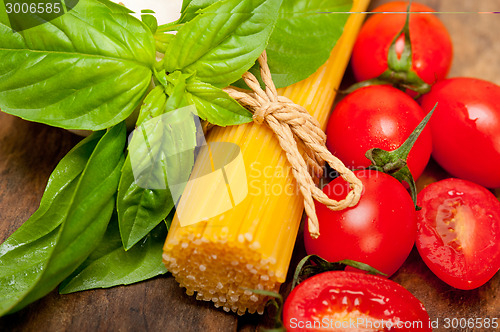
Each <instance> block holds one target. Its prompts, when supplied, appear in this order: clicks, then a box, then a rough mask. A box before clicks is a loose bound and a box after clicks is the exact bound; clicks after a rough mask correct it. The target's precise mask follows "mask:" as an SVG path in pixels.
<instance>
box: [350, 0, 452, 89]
mask: <svg viewBox="0 0 500 332" xmlns="http://www.w3.org/2000/svg"><path fill="white" fill-rule="evenodd" d="M407 6H408V3H407V2H405V1H394V2H389V3H386V4H384V5H382V6H380V7H377V8H376V9H374V10H373V11H375V12H406V10H407ZM411 11H412V12H433V11H434V10H432V9H431V8H429V7H427V6H424V5H422V4H419V3H415V2H412V5H411ZM405 20H406V14H403V13H401V14H374V15H372V16H371V17H370V18H368V20H366V22H365V24H364V25H363V27H362V28H361V30H360V32H359V35H358V37H357V40H356V43H355V45H354V49H353V52H352V58H351V65H352V69H353V72H354V75H355V77H356V79H357V80H358V81H364V80H367V79H370V78H375V77H377V76H379V75H380V74H382V73H383V72H384V71H385V70H386V69H387V54H388V51H389V46H390V45H391V43H392V40H393V39H394V37H396V35H397V34H398V33H399V31H401V29H402V28H403V26H404V23H405ZM410 40H411V45H412V52H413V56H412V60H413V61H412V69H413V70H414V71H415V72H416V73H417V75H418V76H420V78H421V79H423V80H424V81H425V82H426V83H428V84H432V83H434V82H435V81H436V80H441V79H444V78H445V77H446V75H447V74H448V71H449V70H450V66H451V60H452V57H453V49H452V44H451V39H450V36H449V34H448V31H447V30H446V28H445V26H444V25H443V24H442V23H441V21H440V20H439V19H438V18H437V17H436V16H434V15H432V14H410ZM404 43H405V41H404V36H403V35H401V36H400V37H399V39H398V40H397V42H396V52H397V54H398V56H400V55H401V53H402V51H403V48H404Z"/></svg>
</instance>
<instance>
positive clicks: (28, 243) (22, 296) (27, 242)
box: [0, 123, 126, 315]
mask: <svg viewBox="0 0 500 332" xmlns="http://www.w3.org/2000/svg"><path fill="white" fill-rule="evenodd" d="M96 135H102V134H101V133H96V134H94V135H93V136H91V137H90V138H89V139H87V140H84V141H83V143H82V145H79V146H77V148H75V149H76V150H73V151H81V152H79V153H78V154H76V153H70V155H69V157H68V158H69V159H66V158H64V159H63V160H64V163H62V165H63V166H60V168H59V167H58V168H56V170H61V169H63V168H64V167H69V168H70V169H71V170H68V171H66V172H63V173H59V172H56V173H54V177H51V180H50V181H49V185H48V188H47V191H46V195H47V198H45V199H43V200H42V202H43V206H42V207H40V209H39V211H41V212H36V213H35V214H34V215H33V217H32V218H31V219H30V221H29V223H28V222H27V225H26V226H25V227H21V228H22V231H19V232H16V233H14V234H13V235H12V237H13V240H10V239H8V240H7V241H6V242H5V243H4V244H2V246H1V248H2V249H1V250H0V252H1V256H0V267H1V268H0V286H1V289H2V293H1V294H0V315H3V314H6V313H11V312H14V311H17V310H19V309H21V308H23V307H24V306H25V305H27V304H29V303H31V302H33V301H35V300H37V299H39V298H41V297H43V296H45V295H46V294H47V293H49V292H50V291H51V290H52V289H54V288H55V287H56V286H57V284H59V283H60V282H61V281H62V280H64V279H65V278H66V277H67V276H68V275H70V274H71V273H72V272H73V271H74V270H75V269H76V268H77V267H78V266H79V265H80V264H81V263H82V262H83V261H84V260H85V259H86V258H87V256H88V255H89V254H90V253H91V252H92V251H93V250H94V248H95V247H96V245H97V243H98V242H97V241H98V240H99V239H100V238H101V237H102V236H103V235H104V232H105V231H106V228H107V225H108V222H109V219H110V218H111V213H112V211H113V208H114V204H115V198H114V197H115V194H116V189H117V187H118V181H119V178H120V169H121V167H122V165H123V161H124V157H123V149H124V147H125V140H126V128H125V124H124V123H121V124H119V125H117V126H115V127H113V128H111V129H110V130H108V131H107V132H106V133H105V134H104V135H103V136H102V138H101V139H100V140H99V142H98V143H97V145H96V146H95V148H94V150H93V152H92V154H91V155H90V157H89V159H88V162H87V163H86V164H85V167H84V169H83V170H82V165H83V163H82V160H84V157H85V156H88V152H89V150H88V149H89V147H92V145H88V146H87V145H86V144H94V143H90V142H93V140H95V139H96V137H98V136H96ZM83 147H85V150H81V149H84V148H83ZM75 156H78V158H77V157H75ZM68 160H69V161H73V160H75V161H74V162H72V163H69V162H68ZM76 160H79V161H78V162H77V161H76ZM68 163H69V164H73V163H74V166H67V165H68ZM65 165H66V166H65ZM73 167H74V169H72V168H73ZM61 174H62V176H61V178H59V177H57V176H58V175H61ZM77 177H78V179H77ZM60 187H62V189H59V188H60ZM52 197H53V198H52ZM51 223H52V225H51V227H46V226H44V225H45V224H47V225H49V224H51ZM51 229H52V230H51ZM40 230H41V231H40ZM17 242H19V245H18V246H16V245H12V243H17Z"/></svg>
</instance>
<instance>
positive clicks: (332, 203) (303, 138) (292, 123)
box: [224, 52, 363, 238]
mask: <svg viewBox="0 0 500 332" xmlns="http://www.w3.org/2000/svg"><path fill="white" fill-rule="evenodd" d="M258 61H259V64H260V71H261V76H262V80H263V82H264V84H265V90H262V88H261V86H260V83H259V81H258V80H257V78H256V77H255V76H254V75H253V74H251V73H250V72H246V73H245V74H243V80H244V81H245V83H246V84H247V85H248V87H249V88H250V89H252V92H248V91H247V90H243V89H239V88H235V87H228V88H226V89H224V90H225V91H226V92H227V93H228V94H229V95H230V96H231V97H232V98H234V99H235V100H236V101H238V102H239V103H240V104H241V105H242V106H244V107H246V108H247V109H248V110H250V111H251V112H253V120H254V122H256V123H257V124H263V123H266V124H267V125H268V126H269V127H270V128H271V130H272V131H273V132H274V133H275V134H276V136H277V138H278V141H279V144H280V146H281V148H282V149H283V150H284V151H285V153H286V157H287V159H288V162H289V163H290V165H291V167H292V173H293V175H294V178H295V179H296V181H297V185H298V186H299V189H300V192H301V193H302V196H303V197H304V208H305V211H306V214H307V216H308V226H309V232H310V234H311V236H312V237H314V238H317V237H318V236H319V225H318V218H317V216H316V208H315V206H314V200H316V201H318V202H319V203H322V204H324V205H326V206H327V207H328V208H329V209H331V210H343V209H345V208H348V207H352V206H355V205H356V204H358V202H359V199H360V197H361V191H362V190H363V184H362V183H361V181H360V180H359V179H358V178H357V177H356V176H355V175H354V173H353V172H352V171H351V170H349V169H348V168H347V167H345V166H344V164H343V163H342V162H341V161H340V160H339V159H338V158H336V157H335V156H333V155H332V154H331V153H330V151H328V149H327V148H326V145H325V143H326V135H325V133H324V132H323V131H322V130H321V126H320V124H319V122H318V121H317V120H316V119H315V118H314V117H313V116H311V115H310V114H309V112H307V110H306V109H305V108H304V107H302V106H300V105H297V104H295V103H294V102H292V101H291V100H290V99H288V98H286V97H283V96H279V95H278V92H277V90H276V87H275V85H274V82H273V80H272V78H271V72H270V70H269V66H268V65H267V56H266V53H265V52H264V53H262V55H261V56H260V57H259V60H258ZM297 141H298V142H300V145H301V147H303V148H304V150H305V153H304V154H302V153H301V152H300V151H299V146H298V143H297ZM324 162H327V163H328V164H329V165H330V166H331V167H332V168H333V169H335V170H336V171H337V172H338V173H339V174H340V176H341V177H342V178H343V179H344V180H346V181H347V182H349V184H350V188H351V190H350V191H349V193H348V194H347V196H346V198H344V199H343V200H340V201H336V200H333V199H330V198H328V196H326V195H325V193H323V191H322V190H321V189H319V188H318V187H317V186H316V184H315V182H314V179H313V176H317V177H320V176H322V174H323V167H322V166H323V164H324Z"/></svg>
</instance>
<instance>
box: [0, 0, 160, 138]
mask: <svg viewBox="0 0 500 332" xmlns="http://www.w3.org/2000/svg"><path fill="white" fill-rule="evenodd" d="M154 43H155V42H154V38H153V35H152V33H151V31H149V29H148V27H146V26H145V25H144V24H143V23H142V22H140V21H139V20H137V19H136V18H134V17H132V16H131V15H129V14H128V9H126V8H125V7H123V6H119V5H116V4H112V3H110V2H109V1H104V0H101V1H97V0H80V1H79V3H78V5H76V6H75V7H74V9H73V10H71V11H69V12H67V13H66V14H64V15H62V16H60V17H58V18H56V19H54V20H52V21H50V22H47V23H45V24H42V25H39V26H36V27H34V28H31V29H28V30H25V31H22V32H20V33H13V32H12V30H11V29H10V28H9V27H7V26H6V25H3V24H0V108H1V109H2V110H3V111H4V112H6V113H10V114H13V115H17V116H19V117H22V118H24V119H27V120H30V121H36V122H41V123H46V124H49V125H52V126H57V127H63V128H68V129H89V130H99V129H104V128H108V127H111V126H113V125H115V124H117V123H119V122H121V121H122V120H124V119H125V118H127V117H128V116H129V115H130V114H131V113H132V111H133V110H134V108H135V107H136V106H137V105H138V104H139V102H140V100H141V99H142V97H143V96H144V94H145V93H146V91H147V89H148V87H149V84H150V81H151V75H152V71H151V70H152V68H153V66H154V62H155V44H154Z"/></svg>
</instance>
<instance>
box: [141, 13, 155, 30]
mask: <svg viewBox="0 0 500 332" xmlns="http://www.w3.org/2000/svg"><path fill="white" fill-rule="evenodd" d="M154 13H155V12H154V11H152V10H149V9H145V10H142V11H141V20H142V22H144V24H146V26H147V27H148V28H149V30H151V32H152V33H153V34H154V33H156V30H157V29H158V21H157V20H156V17H155V16H154V15H151V14H154Z"/></svg>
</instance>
